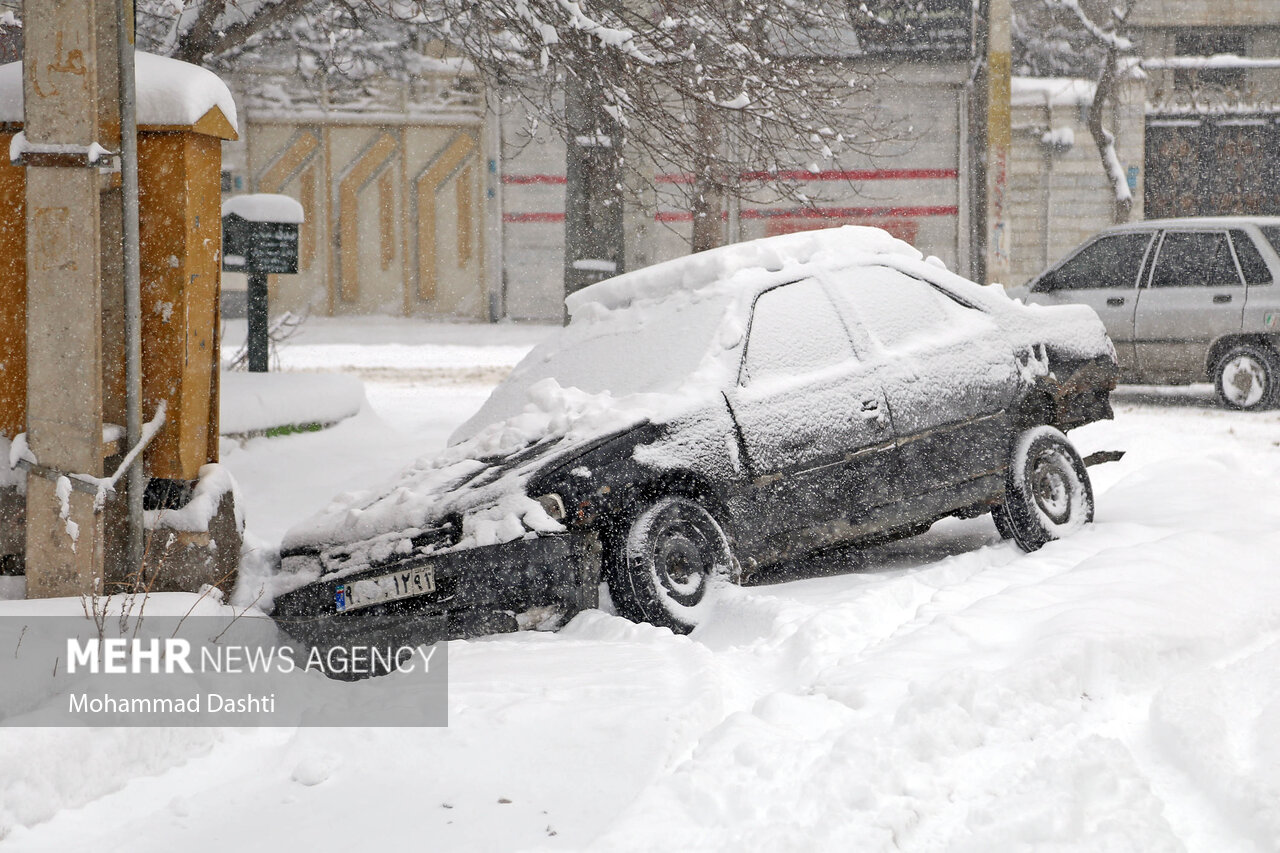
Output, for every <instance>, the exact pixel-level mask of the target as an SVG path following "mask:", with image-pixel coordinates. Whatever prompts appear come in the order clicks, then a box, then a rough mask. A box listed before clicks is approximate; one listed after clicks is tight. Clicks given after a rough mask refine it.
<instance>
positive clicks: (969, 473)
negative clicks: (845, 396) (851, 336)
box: [831, 266, 1027, 497]
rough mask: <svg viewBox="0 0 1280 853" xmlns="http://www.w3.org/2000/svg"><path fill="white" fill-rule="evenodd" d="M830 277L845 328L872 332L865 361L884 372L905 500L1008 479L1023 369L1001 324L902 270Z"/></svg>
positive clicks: (859, 270)
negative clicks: (1011, 417)
mask: <svg viewBox="0 0 1280 853" xmlns="http://www.w3.org/2000/svg"><path fill="white" fill-rule="evenodd" d="M831 276H832V278H833V280H834V286H833V287H832V292H833V294H835V295H836V299H837V305H838V307H839V309H840V311H841V312H842V314H843V315H844V317H845V320H846V324H847V325H849V326H850V327H855V326H856V327H858V328H860V329H861V330H862V331H863V332H864V334H865V339H866V341H867V343H866V344H865V346H867V347H868V348H869V352H868V353H867V354H866V356H865V358H866V359H867V360H868V361H869V362H871V363H872V364H882V365H883V370H882V372H881V376H882V379H881V381H882V382H883V384H884V389H885V394H886V396H887V397H888V401H889V409H890V411H891V412H892V413H893V423H894V429H895V431H896V432H897V435H898V438H897V441H898V450H899V464H900V465H901V466H902V472H903V486H902V488H903V496H904V497H912V496H915V495H923V494H926V493H929V492H933V491H935V490H937V489H939V487H945V486H948V485H953V484H960V483H966V482H970V481H973V480H977V479H979V478H981V477H984V476H992V475H994V474H995V473H996V472H998V471H1000V470H1001V469H1002V467H1003V465H1004V463H1005V456H1006V454H1007V453H1008V434H1009V422H1008V415H1007V410H1008V408H1009V405H1010V403H1011V402H1012V400H1013V398H1014V396H1015V395H1016V394H1017V392H1018V389H1019V388H1020V387H1021V381H1022V380H1021V376H1022V370H1023V369H1025V368H1024V366H1020V365H1019V363H1018V361H1017V358H1016V355H1017V354H1015V353H1013V352H1012V351H1011V350H1010V347H1009V344H1008V343H1007V342H1006V340H1005V338H1004V337H1003V336H1002V335H1001V334H1000V332H999V329H998V327H997V325H996V323H995V321H994V320H993V319H992V318H991V317H990V316H988V315H987V314H986V313H985V312H983V311H981V310H979V309H977V308H975V307H972V306H969V305H966V304H964V303H962V302H960V301H958V300H957V299H956V298H955V297H954V296H952V295H950V294H949V293H947V292H946V291H945V290H943V289H941V288H939V287H938V286H935V285H933V284H929V283H927V282H925V281H923V280H921V279H918V278H914V277H912V276H909V275H906V274H905V273H902V272H899V271H898V270H894V269H890V268H887V267H879V266H872V267H855V268H851V269H849V270H845V271H842V272H838V273H832V274H831ZM857 339H858V338H857V337H856V336H855V340H857ZM1023 355H1027V354H1023Z"/></svg>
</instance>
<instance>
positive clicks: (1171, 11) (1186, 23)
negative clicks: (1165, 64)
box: [1129, 0, 1280, 27]
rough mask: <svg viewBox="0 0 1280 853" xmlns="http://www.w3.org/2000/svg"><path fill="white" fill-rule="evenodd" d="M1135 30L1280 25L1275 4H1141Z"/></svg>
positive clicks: (1236, 0) (1194, 0)
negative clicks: (1160, 27) (1137, 28)
mask: <svg viewBox="0 0 1280 853" xmlns="http://www.w3.org/2000/svg"><path fill="white" fill-rule="evenodd" d="M1129 22H1130V24H1132V25H1133V26H1134V27H1158V26H1169V25H1173V26H1181V27H1248V26H1256V25H1258V24H1276V23H1280V3H1277V2H1276V0H1141V2H1139V3H1138V4H1137V7H1136V8H1135V9H1134V11H1133V14H1132V16H1131V17H1130V18H1129Z"/></svg>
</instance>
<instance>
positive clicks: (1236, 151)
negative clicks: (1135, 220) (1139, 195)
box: [1143, 113, 1280, 219]
mask: <svg viewBox="0 0 1280 853" xmlns="http://www.w3.org/2000/svg"><path fill="white" fill-rule="evenodd" d="M1143 204H1144V209H1145V215H1146V217H1147V218H1148V219H1159V218H1163V217H1168V216H1216V215H1231V214H1251V215H1280V115H1276V114H1270V113H1264V114H1248V115H1242V114H1231V115H1225V116H1187V115H1170V116H1148V117H1147V141H1146V192H1145V195H1144V198H1143Z"/></svg>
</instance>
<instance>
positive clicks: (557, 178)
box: [502, 169, 960, 186]
mask: <svg viewBox="0 0 1280 853" xmlns="http://www.w3.org/2000/svg"><path fill="white" fill-rule="evenodd" d="M959 174H960V173H959V172H957V171H956V170H955V169H824V170H822V171H819V172H810V171H807V170H804V169H791V170H788V171H784V172H743V173H742V174H741V175H740V177H741V179H742V180H744V181H778V180H782V181H931V180H954V179H956V178H957V177H959ZM656 180H657V182H658V183H660V184H691V183H693V175H688V174H683V175H682V174H662V175H658V176H657V178H656ZM502 182H503V183H504V184H551V185H556V186H563V185H564V184H565V183H566V179H565V176H564V175H503V176H502Z"/></svg>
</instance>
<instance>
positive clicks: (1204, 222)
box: [1106, 216, 1280, 231]
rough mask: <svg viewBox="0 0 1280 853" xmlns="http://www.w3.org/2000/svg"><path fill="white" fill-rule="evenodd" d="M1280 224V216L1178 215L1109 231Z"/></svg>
mask: <svg viewBox="0 0 1280 853" xmlns="http://www.w3.org/2000/svg"><path fill="white" fill-rule="evenodd" d="M1249 223H1252V224H1254V225H1280V216H1178V217H1169V218H1166V219H1144V220H1142V221H1141V222H1126V223H1124V224H1122V225H1113V226H1112V227H1110V228H1107V229H1106V230H1107V231H1140V230H1146V229H1153V228H1226V227H1229V226H1232V225H1241V224H1249Z"/></svg>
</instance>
